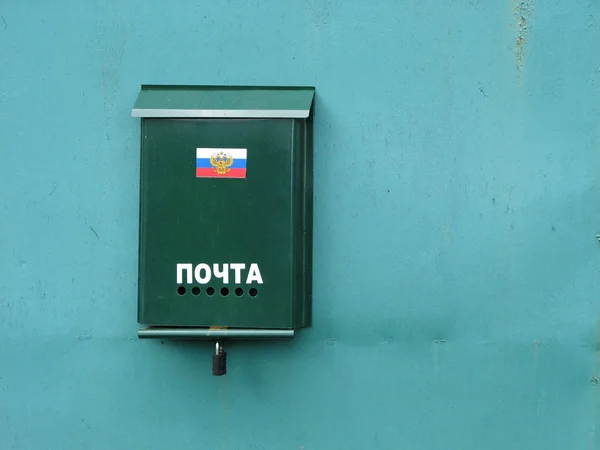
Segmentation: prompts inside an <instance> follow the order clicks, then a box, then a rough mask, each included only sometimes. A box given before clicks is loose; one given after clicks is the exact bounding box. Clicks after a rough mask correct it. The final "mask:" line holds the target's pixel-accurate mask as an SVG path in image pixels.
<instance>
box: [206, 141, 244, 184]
mask: <svg viewBox="0 0 600 450" xmlns="http://www.w3.org/2000/svg"><path fill="white" fill-rule="evenodd" d="M246 159H247V149H245V148H197V149H196V178H246Z"/></svg>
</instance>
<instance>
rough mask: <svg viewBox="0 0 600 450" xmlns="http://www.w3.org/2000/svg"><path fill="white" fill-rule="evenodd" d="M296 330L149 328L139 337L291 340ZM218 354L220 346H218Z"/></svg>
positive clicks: (141, 332) (139, 334)
mask: <svg viewBox="0 0 600 450" xmlns="http://www.w3.org/2000/svg"><path fill="white" fill-rule="evenodd" d="M294 334H295V331H294V330H253V329H237V330H233V329H231V330H229V329H225V330H223V329H216V330H211V329H209V328H167V327H147V328H142V329H140V330H138V337H140V338H148V339H173V338H175V339H177V338H182V339H215V338H236V339H244V338H248V339H257V338H291V337H294ZM216 345H217V346H216V349H217V352H218V350H219V344H218V343H217V344H216Z"/></svg>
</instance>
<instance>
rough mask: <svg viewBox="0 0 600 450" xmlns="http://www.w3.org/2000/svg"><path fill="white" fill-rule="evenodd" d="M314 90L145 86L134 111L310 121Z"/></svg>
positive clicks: (150, 114)
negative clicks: (308, 119)
mask: <svg viewBox="0 0 600 450" xmlns="http://www.w3.org/2000/svg"><path fill="white" fill-rule="evenodd" d="M314 95H315V88H314V87H303V86H298V87H278V86H168V85H142V89H141V91H140V93H139V94H138V97H137V100H136V102H135V105H134V107H133V110H132V116H133V117H142V118H144V117H146V118H150V117H153V118H161V117H164V118H247V119H248V118H257V119H278V118H280V119H307V118H309V117H310V116H312V114H313V104H314V102H313V101H314Z"/></svg>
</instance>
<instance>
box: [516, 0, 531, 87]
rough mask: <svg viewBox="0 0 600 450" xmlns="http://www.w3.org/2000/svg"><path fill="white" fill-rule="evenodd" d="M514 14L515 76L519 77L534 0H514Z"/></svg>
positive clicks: (523, 62)
mask: <svg viewBox="0 0 600 450" xmlns="http://www.w3.org/2000/svg"><path fill="white" fill-rule="evenodd" d="M514 2H515V7H514V14H515V19H516V22H517V37H516V42H515V60H516V66H517V76H518V77H519V78H520V76H521V73H522V71H523V67H524V65H525V45H526V44H527V35H528V32H529V28H530V26H531V25H530V24H531V14H532V13H533V9H534V6H535V1H534V0H514Z"/></svg>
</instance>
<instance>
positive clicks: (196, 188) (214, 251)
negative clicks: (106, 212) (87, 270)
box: [132, 85, 314, 329]
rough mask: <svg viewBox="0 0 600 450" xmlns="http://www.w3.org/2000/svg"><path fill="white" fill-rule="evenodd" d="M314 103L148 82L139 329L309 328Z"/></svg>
mask: <svg viewBox="0 0 600 450" xmlns="http://www.w3.org/2000/svg"><path fill="white" fill-rule="evenodd" d="M313 104H314V88H265V87H219V86H156V85H152V86H147V85H145V86H142V90H141V92H140V94H139V96H138V99H137V102H136V105H135V107H134V109H133V113H132V115H133V116H135V117H140V118H141V120H142V126H141V178H140V240H139V278H138V283H139V286H138V322H139V323H141V324H146V325H150V326H160V327H200V328H202V327H206V328H220V327H225V328H239V329H297V328H303V327H307V326H310V323H311V284H312V194H313V189H312V183H313V181H312V172H313V162H312V158H313V138H312V136H313V122H312V118H313V110H314V108H313ZM243 156H245V160H244V158H243ZM242 167H243V168H245V170H243V169H242Z"/></svg>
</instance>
